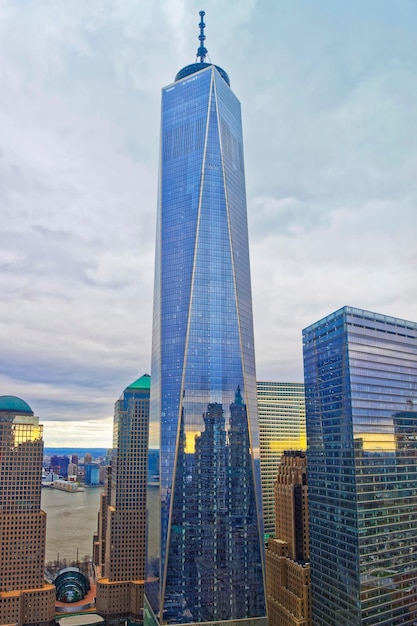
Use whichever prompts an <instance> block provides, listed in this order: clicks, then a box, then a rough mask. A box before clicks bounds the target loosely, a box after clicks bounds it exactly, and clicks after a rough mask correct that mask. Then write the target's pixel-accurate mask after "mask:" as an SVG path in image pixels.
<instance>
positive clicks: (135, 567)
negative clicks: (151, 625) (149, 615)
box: [94, 374, 150, 624]
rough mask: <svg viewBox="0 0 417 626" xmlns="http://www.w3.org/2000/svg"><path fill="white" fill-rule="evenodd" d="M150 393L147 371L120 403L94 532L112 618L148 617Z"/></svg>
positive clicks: (105, 611)
mask: <svg viewBox="0 0 417 626" xmlns="http://www.w3.org/2000/svg"><path fill="white" fill-rule="evenodd" d="M149 398H150V376H149V374H145V375H144V376H142V377H141V378H139V379H138V380H136V381H135V382H133V383H132V384H131V385H129V387H127V388H126V389H125V390H124V392H123V395H122V397H121V398H120V399H119V400H118V401H117V402H116V404H115V411H114V428H113V451H112V460H111V466H110V467H109V471H108V477H107V486H106V491H105V492H104V493H103V494H102V496H101V502H100V512H99V518H98V519H99V521H98V531H97V534H96V536H95V538H94V563H95V567H96V576H97V599H96V608H97V612H98V613H99V614H100V615H102V616H103V617H104V618H105V619H106V623H107V624H119V623H121V624H125V620H126V619H128V620H129V623H131V624H135V623H141V622H142V621H143V595H144V581H145V554H146V538H145V536H146V485H147V459H148V429H149Z"/></svg>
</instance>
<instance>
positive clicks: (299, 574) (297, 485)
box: [266, 450, 311, 626]
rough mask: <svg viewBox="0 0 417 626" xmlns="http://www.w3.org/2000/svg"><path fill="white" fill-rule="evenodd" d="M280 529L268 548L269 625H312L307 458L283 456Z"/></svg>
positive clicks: (288, 453) (287, 453)
mask: <svg viewBox="0 0 417 626" xmlns="http://www.w3.org/2000/svg"><path fill="white" fill-rule="evenodd" d="M275 507H276V530H275V537H276V538H274V539H273V538H270V539H269V540H268V544H267V549H266V588H267V602H268V618H269V626H283V625H284V624H285V626H311V600H310V562H309V541H308V487H307V460H306V453H305V452H304V451H302V450H287V451H285V452H284V454H283V455H282V457H281V461H280V463H279V465H278V472H277V476H276V482H275Z"/></svg>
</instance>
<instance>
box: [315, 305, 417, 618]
mask: <svg viewBox="0 0 417 626" xmlns="http://www.w3.org/2000/svg"><path fill="white" fill-rule="evenodd" d="M303 344H304V376H305V391H306V417H307V445H308V477H309V514H310V558H311V584H312V606H313V623H314V624H315V625H317V626H324V625H326V626H332V625H335V626H336V625H338V626H339V625H340V624H347V625H351V626H353V625H355V626H356V625H357V624H366V625H368V626H370V625H376V624H378V626H381V625H385V626H388V625H389V626H392V625H396V624H416V623H417V591H416V578H417V532H416V520H417V324H416V323H413V322H407V321H404V320H400V319H397V318H392V317H388V316H385V315H379V314H376V313H370V312H367V311H362V310H359V309H354V308H350V307H345V308H343V309H340V310H339V311H336V312H335V313H333V314H331V315H329V316H328V317H326V318H324V319H323V320H321V321H319V322H317V323H316V324H313V325H312V326H310V327H308V328H306V329H305V330H304V331H303Z"/></svg>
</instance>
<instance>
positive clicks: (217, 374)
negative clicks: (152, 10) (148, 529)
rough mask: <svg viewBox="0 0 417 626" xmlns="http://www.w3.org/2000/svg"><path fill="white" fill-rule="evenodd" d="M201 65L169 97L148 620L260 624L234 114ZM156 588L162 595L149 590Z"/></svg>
mask: <svg viewBox="0 0 417 626" xmlns="http://www.w3.org/2000/svg"><path fill="white" fill-rule="evenodd" d="M200 15H201V22H200V37H199V38H200V43H201V46H200V48H199V50H198V58H199V61H198V62H196V63H194V64H192V65H189V66H187V67H185V68H183V69H182V70H181V71H180V72H179V73H178V74H177V76H176V78H175V81H174V83H172V84H170V85H169V86H167V87H166V88H164V89H163V91H162V130H161V133H162V137H161V161H160V187H159V205H158V220H157V245H156V271H155V300H154V326H153V355H152V388H151V424H150V433H151V439H150V447H151V448H157V447H160V496H161V505H160V513H161V524H160V538H159V543H160V557H161V558H160V568H159V570H158V571H156V572H149V574H155V576H156V578H159V581H160V584H159V588H158V589H156V588H155V589H154V588H153V587H152V586H151V585H150V586H149V587H147V593H146V597H147V600H148V601H149V606H147V607H145V611H146V612H147V613H146V617H147V619H149V620H150V621H151V620H155V622H156V621H160V622H161V623H165V622H168V623H184V622H188V623H196V622H206V621H208V622H211V621H216V622H217V623H218V622H222V621H230V620H231V621H233V620H242V619H248V620H249V621H250V622H251V623H252V624H255V623H260V624H264V623H265V622H266V618H265V615H266V608H265V591H264V575H263V570H264V567H263V560H264V546H263V527H262V501H261V486H260V461H259V432H258V423H257V406H256V379H255V358H254V340H253V324H252V302H251V285H250V272H249V249H248V229H247V215H246V198H245V177H244V166H243V144H242V126H241V113H240V104H239V101H238V100H237V98H236V96H235V95H234V94H233V92H232V91H231V89H230V82H229V78H228V76H227V74H226V72H225V71H224V70H222V69H221V68H219V67H217V66H215V65H212V64H211V63H207V62H206V61H205V58H206V53H207V51H206V49H205V47H204V40H205V35H204V26H205V25H204V23H203V16H204V12H201V13H200ZM155 587H156V583H155Z"/></svg>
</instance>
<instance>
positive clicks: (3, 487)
mask: <svg viewBox="0 0 417 626" xmlns="http://www.w3.org/2000/svg"><path fill="white" fill-rule="evenodd" d="M42 432H43V426H41V425H40V424H39V418H38V417H35V415H34V414H33V411H32V409H31V408H30V406H29V405H28V404H27V403H26V402H25V401H24V400H21V399H20V398H17V397H15V396H0V624H17V625H18V626H24V625H25V624H31V625H33V624H36V625H38V626H52V624H55V587H54V586H53V585H49V584H45V579H44V565H45V535H46V513H45V512H44V511H42V510H41V480H42V461H43V439H42Z"/></svg>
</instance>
